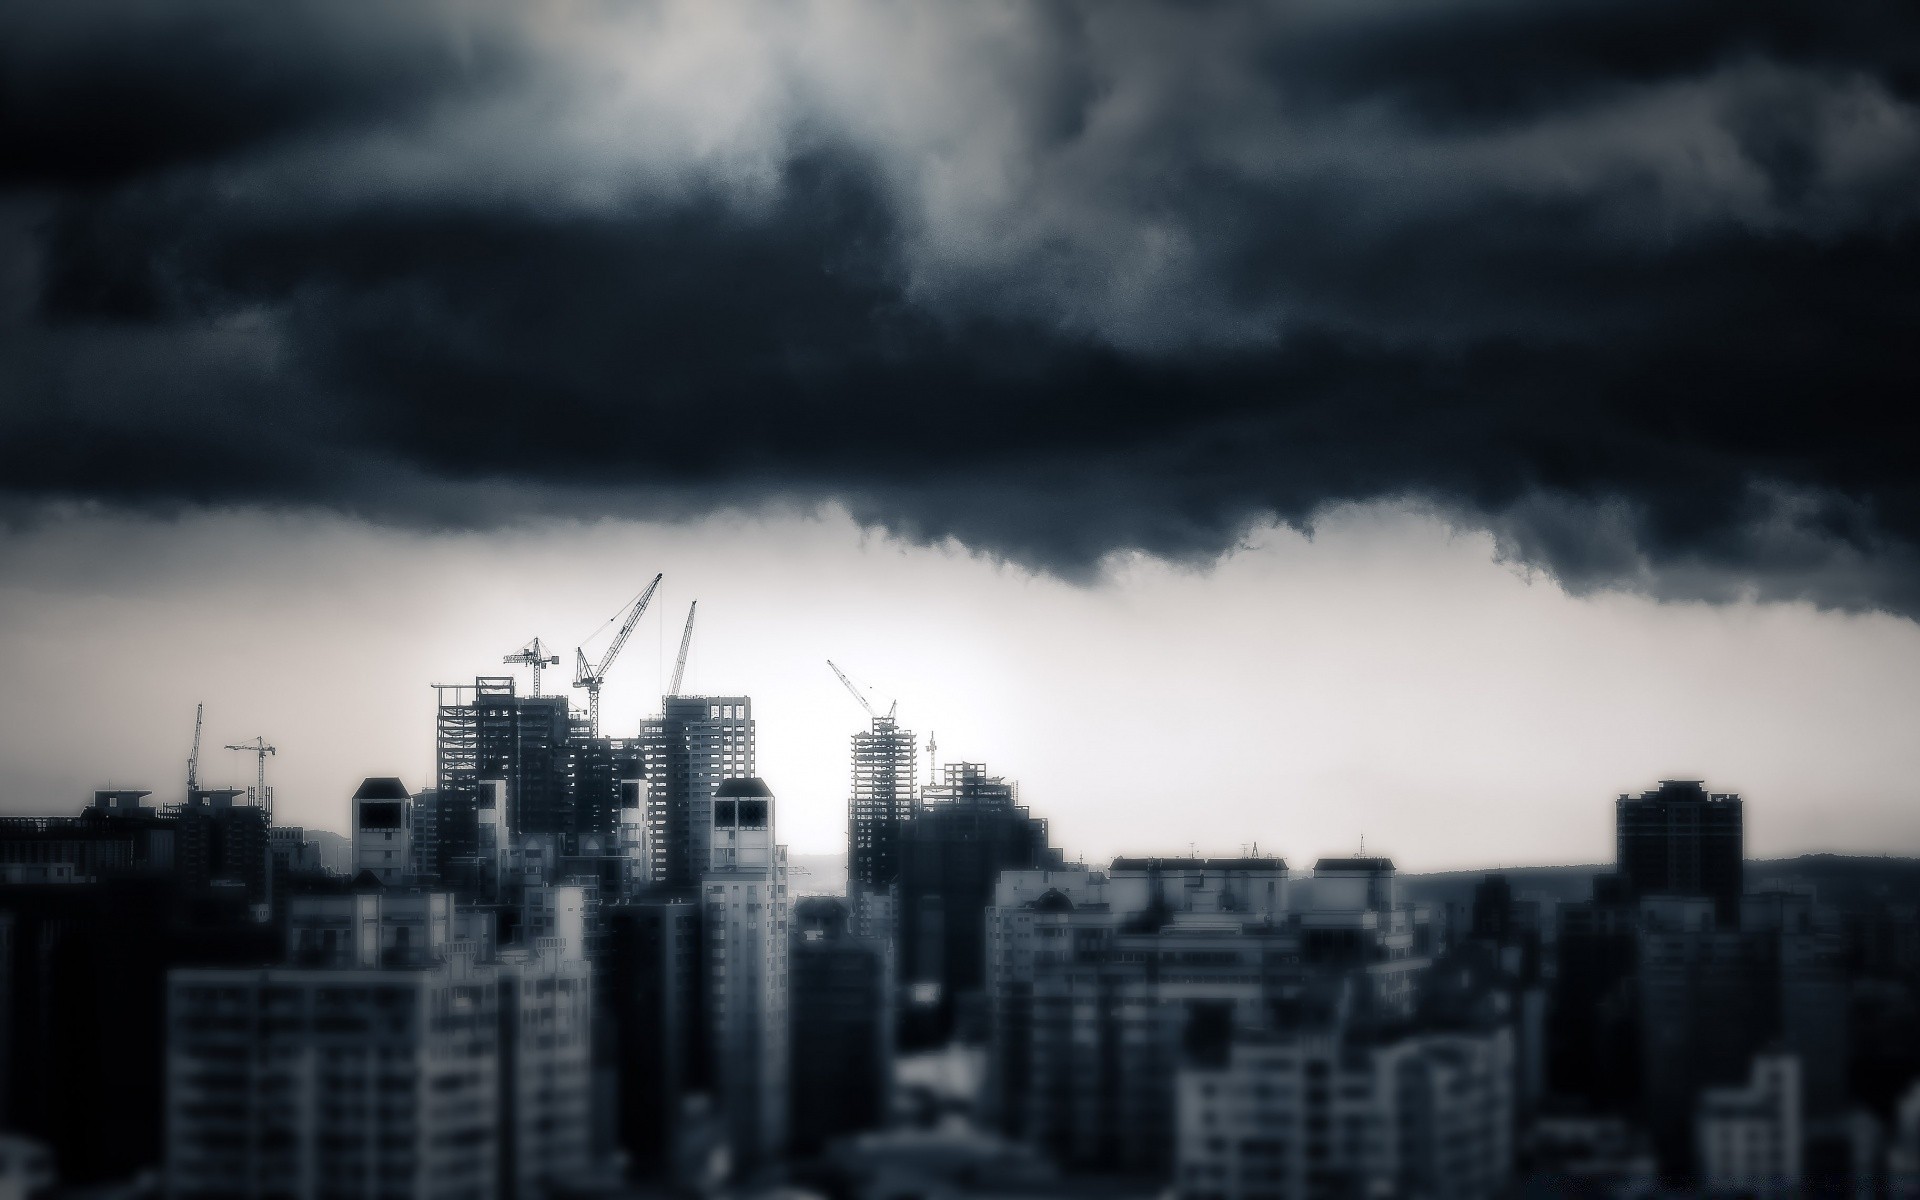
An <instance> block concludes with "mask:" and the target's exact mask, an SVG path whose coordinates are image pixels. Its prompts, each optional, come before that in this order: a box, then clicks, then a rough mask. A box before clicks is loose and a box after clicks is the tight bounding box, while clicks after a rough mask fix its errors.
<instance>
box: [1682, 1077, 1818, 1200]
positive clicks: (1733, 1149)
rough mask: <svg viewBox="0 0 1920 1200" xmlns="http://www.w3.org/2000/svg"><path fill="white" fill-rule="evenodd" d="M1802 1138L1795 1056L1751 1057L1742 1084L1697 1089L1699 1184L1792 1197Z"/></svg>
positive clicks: (1761, 1197)
mask: <svg viewBox="0 0 1920 1200" xmlns="http://www.w3.org/2000/svg"><path fill="white" fill-rule="evenodd" d="M1803 1137H1804V1129H1803V1126H1802V1121H1801V1110H1800V1063H1799V1060H1798V1059H1796V1058H1794V1057H1793V1056H1792V1055H1790V1054H1763V1055H1759V1056H1756V1057H1755V1058H1754V1060H1753V1070H1752V1074H1751V1075H1750V1076H1749V1078H1748V1080H1747V1082H1746V1083H1745V1084H1744V1085H1741V1086H1734V1087H1712V1088H1707V1089H1705V1090H1704V1091H1702V1092H1701V1093H1700V1100H1699V1105H1698V1113H1697V1117H1696V1129H1695V1139H1696V1140H1695V1146H1696V1153H1697V1156H1698V1164H1699V1165H1698V1172H1699V1184H1700V1187H1701V1188H1702V1189H1703V1190H1704V1191H1706V1192H1708V1193H1710V1194H1724V1195H1740V1196H1751V1197H1756V1198H1758V1200H1768V1198H1771V1197H1786V1196H1797V1195H1799V1193H1800V1184H1801V1179H1802V1171H1801V1142H1802V1138H1803Z"/></svg>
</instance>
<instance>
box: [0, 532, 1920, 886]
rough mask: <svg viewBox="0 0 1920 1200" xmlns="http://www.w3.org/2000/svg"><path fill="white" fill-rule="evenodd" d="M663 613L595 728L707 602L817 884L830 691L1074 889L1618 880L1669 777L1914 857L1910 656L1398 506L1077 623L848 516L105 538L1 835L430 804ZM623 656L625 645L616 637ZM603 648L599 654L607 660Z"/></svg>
mask: <svg viewBox="0 0 1920 1200" xmlns="http://www.w3.org/2000/svg"><path fill="white" fill-rule="evenodd" d="M655 571H663V572H665V574H666V578H665V580H664V581H663V582H662V584H661V586H660V590H659V592H658V594H657V595H656V596H655V597H654V600H653V604H652V606H651V608H650V610H649V611H648V613H647V615H646V616H645V618H644V619H643V620H642V622H641V624H640V626H639V627H638V628H637V629H636V630H635V632H634V635H633V638H632V640H631V641H630V642H629V644H628V646H627V648H626V651H625V653H624V654H623V656H622V657H621V659H620V660H619V661H618V663H617V664H616V665H615V666H614V668H613V670H612V672H611V674H610V676H609V680H608V683H607V687H606V690H605V692H604V693H603V696H602V729H603V731H604V732H607V733H610V734H614V735H627V734H630V733H631V732H632V731H633V730H634V728H635V726H636V725H637V722H638V721H639V719H640V718H641V717H642V716H643V715H645V714H647V713H650V712H653V711H655V710H656V709H657V705H658V696H659V694H660V692H661V691H662V690H663V689H664V687H665V684H666V681H667V679H668V677H669V676H670V675H671V674H672V670H673V660H674V656H675V654H676V652H677V650H678V646H679V637H680V630H681V626H682V623H683V622H684V620H685V618H686V606H687V602H688V601H690V600H693V599H696V598H697V599H698V600H699V601H700V618H699V621H698V623H697V625H696V628H695V631H694V639H693V647H692V654H691V656H690V659H689V664H688V669H687V683H686V686H685V688H684V689H683V690H684V691H686V692H687V693H689V694H740V693H745V694H747V695H749V696H751V697H752V698H753V704H754V715H755V718H756V719H757V722H758V737H759V761H760V773H761V775H762V776H764V777H765V778H766V779H767V780H768V782H769V783H770V784H771V785H772V786H773V788H774V791H775V793H776V795H777V796H778V797H779V808H778V813H777V823H778V828H779V833H780V836H781V839H782V840H783V841H784V842H786V843H787V844H788V845H789V846H790V847H791V848H792V850H793V851H794V852H795V853H801V854H829V853H839V852H841V851H843V850H844V841H845V820H846V799H845V797H846V791H847V786H848V774H849V769H848V761H847V759H848V740H849V738H850V737H851V735H852V734H853V733H854V732H855V731H856V730H858V729H860V728H863V727H864V726H865V723H866V716H865V714H864V713H862V712H861V711H860V709H859V707H858V706H857V705H856V704H855V703H854V701H853V700H852V699H851V698H850V697H849V696H848V695H847V694H846V693H845V691H844V690H843V689H842V688H841V686H840V684H839V682H838V681H837V680H836V679H834V677H833V675H832V673H831V672H830V671H829V670H828V668H827V666H826V661H825V660H826V659H828V658H832V659H833V660H834V661H835V662H837V663H839V664H840V666H841V667H842V668H843V669H844V670H846V671H847V673H848V674H849V675H850V676H851V677H852V678H853V679H854V680H855V681H856V682H857V683H859V684H861V685H863V686H864V687H866V688H868V689H870V692H871V694H872V695H873V696H874V697H875V698H876V700H877V701H878V702H879V704H880V705H881V706H883V707H884V705H885V703H887V702H889V701H891V700H892V699H894V698H898V700H899V704H900V720H901V723H902V724H903V725H904V726H905V727H907V728H910V729H912V730H914V731H915V732H916V733H917V734H918V735H919V745H920V747H921V751H922V753H921V756H920V763H921V769H920V777H921V778H922V779H924V778H925V777H926V755H925V752H924V751H925V746H926V740H927V735H928V733H929V731H933V732H935V733H937V736H938V740H939V745H940V759H941V761H942V762H951V761H959V760H963V759H964V760H969V761H978V762H984V763H985V764H987V766H988V768H989V770H990V771H992V772H993V773H995V774H999V775H1003V776H1005V777H1007V778H1009V779H1014V780H1018V781H1019V782H1020V784H1021V798H1022V802H1023V803H1025V804H1026V805H1028V806H1029V807H1030V808H1031V809H1032V810H1033V812H1034V813H1035V814H1036V815H1039V816H1044V817H1046V818H1048V819H1049V821H1050V822H1051V829H1052V834H1053V838H1054V841H1055V843H1056V844H1057V845H1059V846H1060V847H1062V848H1063V849H1064V850H1065V851H1066V853H1067V855H1068V857H1069V858H1075V857H1084V858H1085V859H1086V860H1087V861H1089V862H1100V861H1104V860H1106V859H1107V858H1108V857H1110V856H1111V855H1114V854H1119V853H1133V854H1141V853H1159V854H1185V853H1187V852H1188V850H1189V848H1190V847H1191V848H1192V849H1193V850H1195V851H1197V852H1198V853H1201V854H1208V853H1213V854H1223V853H1225V854H1232V853H1240V852H1242V850H1243V848H1245V847H1247V846H1250V845H1252V844H1254V843H1258V845H1259V846H1260V847H1261V849H1262V851H1263V852H1270V853H1278V854H1281V855H1283V856H1285V857H1286V858H1287V859H1288V861H1289V863H1290V864H1291V865H1292V866H1293V867H1294V868H1295V869H1297V870H1298V869H1304V868H1305V867H1307V866H1310V865H1311V863H1312V861H1313V859H1315V858H1317V857H1319V856H1321V855H1324V854H1342V853H1348V852H1351V851H1352V850H1354V849H1355V848H1356V847H1357V846H1358V844H1359V841H1360V839H1361V838H1362V837H1364V838H1365V839H1366V843H1367V845H1368V847H1369V848H1371V849H1373V850H1375V851H1376V852H1378V853H1382V854H1387V855H1390V856H1391V857H1393V858H1394V860H1395V861H1396V862H1397V863H1398V864H1399V865H1400V866H1402V867H1403V868H1405V869H1409V870H1423V871H1424V870H1447V869H1471V868H1479V867H1494V866H1498V865H1502V864H1505V865H1520V864H1541V865H1546V864H1555V863H1592V862H1607V861H1611V859H1612V852H1613V847H1612V803H1611V801H1612V799H1613V797H1614V796H1616V795H1617V794H1619V793H1621V792H1635V793H1637V792H1639V791H1642V790H1645V789H1647V788H1651V787H1653V786H1654V785H1655V784H1656V783H1657V782H1658V780H1660V779H1662V778H1675V777H1679V778H1694V779H1704V780H1705V781H1706V782H1707V784H1708V786H1709V787H1711V788H1712V789H1713V790H1715V791H1722V792H1726V791H1732V792H1739V793H1741V794H1742V795H1743V796H1745V797H1746V800H1747V852H1748V854H1749V856H1750V857H1756V858H1761V857H1783V856H1790V855H1793V854H1798V853H1803V852H1814V851H1829V850H1830V851H1838V852H1851V853H1896V854H1897V853H1915V852H1920V805H1916V804H1915V796H1914V782H1913V781H1914V779H1915V778H1916V774H1917V773H1916V771H1915V768H1916V766H1920V763H1916V761H1915V757H1916V756H1915V752H1914V751H1913V749H1912V738H1911V730H1912V729H1913V728H1914V727H1915V724H1916V719H1920V628H1917V627H1916V626H1915V625H1914V624H1913V623H1911V622H1907V621H1904V620H1900V619H1897V618H1893V617H1889V616H1884V615H1865V616H1853V615H1845V614H1838V613H1818V612H1815V611H1814V610H1812V609H1811V608H1809V607H1806V606H1802V605H1753V604H1734V605H1729V606H1724V607H1712V606H1707V605H1702V604H1659V603H1655V602H1653V601H1650V600H1647V599H1645V598H1642V597H1637V596H1630V595H1622V594H1603V595H1599V596H1594V597H1586V598H1576V597H1570V596H1568V595H1567V594H1566V593H1564V592H1563V591H1561V590H1560V589H1559V588H1558V587H1557V586H1555V585H1554V584H1553V583H1551V582H1550V581H1547V580H1544V579H1539V578H1533V579H1528V578H1526V577H1524V576H1523V575H1522V574H1520V573H1517V572H1516V571H1514V570H1512V569H1510V568H1508V567H1506V566H1503V565H1501V564H1499V563H1497V562H1496V561H1494V557H1493V550H1492V546H1491V543H1490V541H1489V540H1488V539H1487V538H1486V537H1484V536H1481V535H1457V534H1455V533H1453V532H1451V531H1450V530H1448V529H1447V528H1446V527H1445V526H1444V525H1443V524H1441V523H1440V522H1439V521H1438V520H1436V519H1435V518H1433V517H1430V516H1426V515H1421V514H1417V513H1413V512H1409V511H1406V510H1402V509H1396V508H1393V507H1389V506H1369V507H1365V508H1354V509H1345V510H1340V511H1338V512H1335V513H1333V514H1330V515H1329V516H1328V517H1327V519H1326V520H1325V521H1324V522H1323V523H1322V524H1321V527H1320V528H1319V529H1318V530H1317V532H1316V535H1315V537H1314V538H1313V539H1311V540H1309V539H1307V538H1304V537H1301V536H1300V535H1298V534H1295V533H1293V532H1291V531H1288V530H1284V529H1267V530H1262V531H1258V532H1257V533H1256V534H1255V535H1254V536H1252V537H1251V538H1250V539H1249V543H1248V545H1247V546H1246V548H1244V549H1242V550H1241V551H1239V552H1238V553H1236V554H1233V555H1230V556H1228V557H1227V558H1225V559H1223V560H1222V561H1220V562H1218V563H1216V564H1214V565H1213V566H1211V567H1209V568H1206V569H1204V570H1200V569H1186V568H1180V567H1174V566H1169V565H1167V564H1165V563H1161V562H1157V561H1154V560H1150V559H1145V558H1140V557H1132V558H1124V559H1117V560H1115V562H1114V564H1113V566H1112V569H1111V571H1110V573H1109V577H1108V579H1107V580H1106V581H1104V582H1102V583H1100V584H1097V585H1094V586H1089V587H1082V586H1078V585H1074V584H1069V583H1064V582H1061V581H1059V580H1056V579H1052V578H1050V577H1045V576H1037V575H1033V574H1031V573H1028V572H1025V571H1022V570H1019V569H1017V568H1012V567H1008V566H1005V565H1001V564H997V563H994V562H991V561H987V560H985V559H982V558H980V557H977V556H974V555H970V554H968V553H965V552H964V551H960V550H957V549H954V548H923V547H910V546H904V545H902V544H900V543H898V542H895V541H892V540H890V539H886V538H883V537H880V536H878V535H874V534H870V533H867V532H863V531H862V530H860V529H859V528H857V527H856V526H855V525H854V523H853V522H852V521H851V520H849V519H848V518H847V517H846V515H845V514H844V513H842V512H839V511H837V510H832V509H829V510H826V511H824V512H822V513H819V514H816V515H807V514H797V513H781V512H775V513H768V514H762V515H747V514H730V515H724V516H719V517H713V518H708V519H705V520H702V521H698V522H695V523H692V524H686V525H659V524H639V523H630V522H613V521H607V522H599V523H578V524H576V523H568V524H555V525H550V526H544V527H540V528H537V529H522V530H514V531H507V532H497V533H488V534H431V535H429V534H418V533H411V532H402V531H395V530H385V529H373V528H370V527H367V526H365V525H361V524H357V523H354V522H351V521H348V520H345V519H339V518H332V517H319V516H292V515H284V514H266V513H257V512H240V513H221V514H203V515H193V516H188V517H183V518H181V519H179V520H177V521H175V522H171V523H169V522H155V521H147V520H141V519H134V518H122V517H117V516H106V515H100V514H92V513H78V514H72V515H68V516H65V517H61V518H55V519H52V520H49V521H47V522H44V523H42V524H40V525H38V526H36V527H32V528H29V529H25V530H17V531H13V532H10V533H6V534H0V594H3V596H4V599H0V653H4V655H5V657H6V659H7V661H8V663H9V675H10V679H11V683H12V686H10V687H9V688H7V689H6V690H5V692H4V695H3V698H0V787H4V789H5V790H4V793H0V809H4V810H5V811H7V812H14V813H22V812H74V811H78V809H79V808H80V806H81V805H82V804H83V803H84V801H85V799H86V795H87V793H88V792H90V791H91V790H92V789H93V788H96V787H105V786H108V784H109V783H112V784H115V785H118V786H132V787H144V788H151V789H153V791H154V792H155V796H154V800H155V801H156V802H167V801H171V800H175V799H178V793H179V791H180V789H181V787H182V786H183V780H184V771H185V759H186V755H187V751H188V746H189V743H190V740H191V737H192V728H193V707H194V704H195V702H196V701H204V702H205V703H206V705H207V727H206V734H205V737H204V740H203V750H202V766H201V774H202V777H203V779H205V780H207V781H208V782H210V783H220V784H224V783H227V782H230V781H231V782H234V783H238V784H242V785H244V784H246V783H250V782H251V781H252V778H253V760H252V758H251V757H250V756H247V755H243V754H239V753H231V752H228V751H226V750H223V749H221V748H220V747H221V746H223V745H224V744H226V743H228V742H239V741H244V740H247V739H250V738H252V737H253V736H254V735H256V734H261V735H264V736H265V737H266V738H267V740H268V741H269V742H270V743H273V744H274V745H276V746H278V747H279V750H280V753H279V755H278V756H277V757H275V758H273V759H271V760H269V762H268V767H267V771H268V780H269V782H270V783H272V784H273V785H274V786H275V789H276V816H277V819H278V820H280V821H281V822H282V823H284V824H302V825H311V826H316V827H321V828H329V829H334V830H336V831H338V830H341V829H343V828H344V827H345V824H346V812H347V803H348V801H347V798H348V797H349V796H351V794H352V791H353V788H354V786H355V785H356V784H357V783H358V782H359V780H360V779H361V778H362V777H364V776H367V775H398V776H400V777H401V778H402V779H403V780H404V781H405V782H406V783H407V785H408V786H409V787H411V788H413V789H416V790H417V789H420V788H423V787H427V786H431V783H432V763H433V705H434V693H433V691H432V690H431V688H430V686H429V685H430V684H433V683H444V682H461V681H467V682H470V681H471V680H472V678H473V677H474V676H475V675H506V674H513V675H515V676H516V678H517V679H518V680H519V682H520V686H521V688H522V690H523V691H524V690H525V688H526V687H527V685H528V681H529V673H528V672H527V671H526V670H525V669H524V668H519V669H515V668H509V667H506V666H504V665H502V664H501V662H500V659H501V657H502V656H504V655H506V654H510V653H512V652H514V651H515V650H517V649H518V648H519V647H520V646H521V645H522V644H523V643H525V642H526V641H528V640H529V639H531V638H532V637H533V636H535V635H536V634H538V635H539V636H540V637H541V638H542V639H543V640H544V641H545V642H546V643H547V644H548V645H549V646H551V647H553V652H554V653H557V654H559V655H560V656H561V658H562V663H561V665H560V666H559V667H557V668H549V669H548V670H547V672H546V674H545V676H544V679H543V682H544V683H545V685H546V686H545V687H544V689H543V690H544V691H546V692H547V693H549V694H552V693H555V692H561V691H565V692H567V693H568V694H571V695H573V697H574V700H575V702H576V704H580V705H584V700H585V697H584V694H578V693H573V691H572V689H570V688H564V687H563V686H559V685H564V684H566V683H569V682H571V679H572V661H573V649H574V646H575V645H576V644H579V642H580V640H581V639H583V638H588V637H591V636H593V635H594V634H596V633H597V632H598V631H600V630H602V629H604V627H605V626H606V625H607V622H608V619H609V617H610V616H611V615H613V614H614V613H615V612H616V611H617V610H618V608H619V606H620V604H621V603H622V602H623V601H625V600H627V599H629V598H631V597H632V596H633V595H634V594H635V593H636V592H637V591H638V590H639V588H640V587H641V586H643V585H644V584H645V582H646V580H647V579H650V578H651V577H652V575H653V573H654V572H655ZM595 644H598V645H602V646H603V645H604V644H605V639H604V637H600V638H599V640H598V642H597V643H595ZM591 650H592V644H590V645H589V651H590V653H591Z"/></svg>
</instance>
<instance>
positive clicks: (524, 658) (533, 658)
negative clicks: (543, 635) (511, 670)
mask: <svg viewBox="0 0 1920 1200" xmlns="http://www.w3.org/2000/svg"><path fill="white" fill-rule="evenodd" d="M500 661H501V662H503V663H505V664H507V665H508V666H512V665H513V664H515V663H521V664H524V665H526V666H529V667H532V668H533V694H534V695H536V696H538V695H539V694H540V670H541V668H543V667H557V666H559V665H560V656H559V655H558V654H553V655H549V654H548V653H547V648H546V647H545V646H542V645H541V644H540V639H539V638H535V639H533V640H532V641H530V642H528V643H527V644H526V645H524V646H522V647H520V649H519V650H518V651H517V652H516V653H513V654H509V655H507V656H506V657H505V658H503V659H501V660H500Z"/></svg>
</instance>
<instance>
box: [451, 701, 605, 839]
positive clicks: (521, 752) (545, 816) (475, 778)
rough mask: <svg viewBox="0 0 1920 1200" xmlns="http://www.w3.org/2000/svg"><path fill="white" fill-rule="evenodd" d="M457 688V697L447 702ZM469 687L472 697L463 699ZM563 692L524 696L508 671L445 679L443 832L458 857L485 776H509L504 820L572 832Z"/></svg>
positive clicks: (519, 826) (520, 827)
mask: <svg viewBox="0 0 1920 1200" xmlns="http://www.w3.org/2000/svg"><path fill="white" fill-rule="evenodd" d="M445 691H452V692H453V695H454V702H453V703H451V704H449V703H447V702H446V701H445V698H444V697H445ZM463 692H470V693H471V699H469V700H467V701H465V702H462V701H461V699H460V696H461V694H462V693H463ZM572 728H573V727H572V724H571V723H570V720H569V714H568V709H567V700H566V697H564V696H520V695H517V694H516V693H515V691H514V681H513V680H512V679H511V678H509V677H489V676H482V677H480V678H477V679H475V680H474V682H473V685H472V686H471V687H468V686H467V685H464V684H463V685H460V686H459V687H454V686H453V685H446V688H445V690H443V692H442V702H441V704H440V707H439V711H438V714H437V718H436V723H435V731H436V751H437V768H436V774H435V779H434V788H435V790H436V791H438V792H439V793H440V823H441V829H440V837H441V839H442V841H443V842H444V843H446V844H447V846H448V852H449V853H451V854H454V855H459V854H463V853H470V851H468V850H467V849H466V845H467V843H468V842H469V841H470V835H468V834H467V833H466V831H465V830H464V829H462V828H458V826H461V825H462V824H463V823H464V822H466V821H468V820H470V818H468V817H467V816H466V814H467V813H468V812H470V811H471V810H472V809H473V808H474V807H475V806H476V805H477V804H478V802H479V800H480V783H481V781H482V780H487V779H499V780H503V781H504V782H505V790H504V794H503V799H504V801H505V812H504V813H503V820H504V822H505V824H506V826H507V827H509V828H511V829H512V830H513V831H514V832H515V833H516V834H529V833H571V832H573V816H574V814H573V806H572V803H571V801H572V796H571V789H570V788H569V787H568V781H569V771H570V767H571V764H572V757H571V751H570V750H569V749H568V746H567V742H568V738H569V735H570V734H571V732H572Z"/></svg>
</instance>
